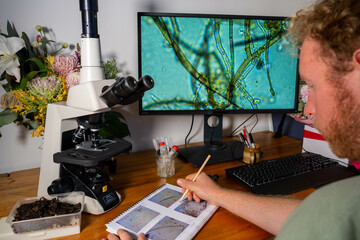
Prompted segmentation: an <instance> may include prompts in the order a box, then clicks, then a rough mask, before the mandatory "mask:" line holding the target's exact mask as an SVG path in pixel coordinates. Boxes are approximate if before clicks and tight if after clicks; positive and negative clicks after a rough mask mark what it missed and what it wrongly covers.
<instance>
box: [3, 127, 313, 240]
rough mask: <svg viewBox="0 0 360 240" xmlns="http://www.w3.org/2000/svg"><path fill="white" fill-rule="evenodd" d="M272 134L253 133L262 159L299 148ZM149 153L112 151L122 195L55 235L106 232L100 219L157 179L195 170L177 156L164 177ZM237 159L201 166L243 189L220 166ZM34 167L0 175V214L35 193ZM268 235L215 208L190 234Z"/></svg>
mask: <svg viewBox="0 0 360 240" xmlns="http://www.w3.org/2000/svg"><path fill="white" fill-rule="evenodd" d="M272 136H273V133H272V132H260V133H254V134H253V137H254V140H255V142H257V143H258V144H260V146H261V150H262V152H263V155H262V159H263V160H267V159H271V158H275V157H280V156H286V155H290V154H295V153H299V152H301V141H298V140H295V139H292V138H289V137H286V136H284V137H281V138H276V139H275V138H273V137H272ZM154 153H155V152H154V150H148V151H142V152H137V153H130V154H123V155H119V156H118V157H117V160H118V161H117V173H116V174H114V175H112V176H111V177H112V178H113V180H112V181H111V185H112V186H113V187H114V188H115V189H116V190H117V191H118V192H119V193H120V195H121V196H122V202H121V203H120V205H119V206H117V207H116V208H115V209H113V210H112V211H110V212H107V213H105V214H102V215H98V216H95V215H90V214H87V213H83V215H82V222H81V233H80V234H76V235H72V236H67V237H60V238H57V239H72V240H74V239H75V240H76V239H101V238H102V237H106V235H107V234H108V233H107V232H106V230H105V229H106V227H105V224H106V223H107V222H109V221H111V220H112V219H113V218H115V217H116V216H118V215H119V214H120V213H122V212H123V211H125V210H126V209H128V208H129V207H131V206H132V205H134V204H135V203H136V202H137V201H139V200H141V199H142V198H143V197H144V196H146V195H147V194H149V193H150V192H152V191H153V190H155V189H156V188H158V187H159V186H161V185H162V184H164V183H166V182H167V183H170V184H174V185H176V180H177V179H178V178H184V177H185V176H186V175H188V174H190V173H192V172H197V170H198V169H197V168H195V167H194V166H193V165H191V164H190V163H188V162H185V161H184V160H182V159H181V158H178V159H177V160H176V174H175V175H174V176H173V177H170V178H160V177H158V176H157V174H156V163H155V156H154ZM239 165H240V163H239V162H238V161H230V162H225V163H220V164H214V165H209V166H206V167H205V169H204V172H206V173H207V174H218V175H219V180H218V183H219V184H220V185H221V186H223V187H226V188H231V189H238V190H243V191H246V189H245V188H243V187H242V186H240V185H239V184H237V183H235V182H234V181H232V180H231V179H229V178H227V177H226V175H225V169H227V168H232V167H236V166H239ZM39 173H40V169H39V168H36V169H29V170H24V171H17V172H13V173H11V174H10V176H9V177H0V196H1V198H0V217H5V216H7V215H8V214H9V212H10V210H11V208H12V207H13V206H14V204H15V203H16V201H17V200H19V199H22V198H26V197H33V196H36V194H37V185H38V180H39ZM312 191H313V189H308V190H305V191H301V192H298V193H295V194H294V195H295V196H298V197H301V198H304V197H306V196H307V195H309V194H310V193H311V192H312ZM271 236H272V235H271V234H270V233H268V232H266V231H264V230H262V229H260V228H259V227H257V226H255V225H253V224H251V223H249V222H247V221H245V220H243V219H241V218H240V217H237V216H235V215H233V214H232V213H230V212H229V211H227V210H225V209H223V208H220V209H219V210H218V211H217V212H216V213H215V214H214V216H213V217H212V218H211V219H210V220H209V222H208V223H207V224H206V225H205V226H204V228H203V229H202V230H201V231H200V232H199V233H198V234H197V236H196V237H195V239H196V240H200V239H207V240H208V239H266V238H268V237H271Z"/></svg>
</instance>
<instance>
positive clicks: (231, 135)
mask: <svg viewBox="0 0 360 240" xmlns="http://www.w3.org/2000/svg"><path fill="white" fill-rule="evenodd" d="M254 115H255V113H253V114H252V115H251V116H250V117H248V118H247V119H246V120H245V121H244V122H242V123H241V124H240V125H239V126H238V127H237V128H235V129H234V131H232V132H231V133H230V134H229V137H233V134H234V132H236V130H238V129H239V128H240V127H241V126H242V125H244V124H245V123H246V122H247V121H249V119H250V118H252V116H254Z"/></svg>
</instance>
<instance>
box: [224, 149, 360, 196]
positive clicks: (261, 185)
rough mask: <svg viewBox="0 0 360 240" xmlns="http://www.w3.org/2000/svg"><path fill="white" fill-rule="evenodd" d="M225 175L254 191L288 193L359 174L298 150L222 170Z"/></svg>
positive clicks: (328, 159) (352, 168)
mask: <svg viewBox="0 0 360 240" xmlns="http://www.w3.org/2000/svg"><path fill="white" fill-rule="evenodd" d="M225 172H226V176H228V177H230V178H232V179H234V180H235V181H236V182H238V183H240V184H241V185H243V186H245V187H246V188H247V189H249V190H250V191H251V192H253V193H257V194H281V195H285V194H290V193H294V192H298V191H301V190H304V189H308V188H318V187H321V186H323V185H325V184H327V183H330V182H334V181H337V180H340V179H343V178H347V177H351V176H354V175H357V174H358V171H357V170H356V169H355V168H354V167H344V166H342V165H340V164H339V163H338V162H336V161H335V160H332V159H330V158H327V157H324V156H321V155H318V154H315V153H309V152H305V153H301V154H295V155H291V156H286V157H281V158H276V159H272V160H265V161H262V162H259V163H257V164H254V165H242V166H239V167H235V168H229V169H226V170H225Z"/></svg>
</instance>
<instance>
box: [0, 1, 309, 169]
mask: <svg viewBox="0 0 360 240" xmlns="http://www.w3.org/2000/svg"><path fill="white" fill-rule="evenodd" d="M311 2H312V0H296V1H289V0H99V13H98V23H99V34H100V39H101V45H102V55H103V57H104V58H105V59H112V58H113V57H115V58H116V59H117V61H118V62H120V63H126V68H127V70H128V71H129V72H130V74H131V75H132V76H134V77H135V78H137V77H138V76H137V25H136V24H137V23H136V13H137V12H138V11H154V10H155V11H159V12H183V13H212V14H234V15H236V14H242V15H274V16H291V15H293V14H294V13H295V12H296V11H297V10H298V9H300V8H303V7H306V6H308V4H309V3H311ZM7 20H9V21H10V22H12V23H14V24H15V26H16V28H17V30H18V32H22V31H24V32H26V33H27V34H28V35H29V37H30V39H34V37H35V35H36V31H35V29H34V28H35V26H36V25H43V26H46V27H48V28H50V30H51V34H50V35H48V36H49V37H50V38H51V39H54V40H56V41H58V42H68V43H72V44H75V43H78V42H80V33H81V18H80V11H79V1H76V0H61V1H58V0H31V1H28V0H0V22H1V23H2V27H1V29H2V31H3V32H6V22H7ZM2 94H3V90H2V89H1V90H0V95H2ZM121 112H122V113H123V114H124V116H125V118H126V119H127V122H128V124H129V127H130V131H131V134H132V137H131V141H132V143H133V150H134V151H139V150H142V149H150V148H152V143H151V139H152V138H153V137H158V136H171V137H173V138H174V142H175V143H176V144H182V143H183V142H184V138H185V136H186V134H187V132H188V130H189V128H190V122H191V116H139V115H138V106H137V104H132V105H129V106H126V107H123V108H122V109H121ZM247 117H248V115H226V116H225V117H224V133H225V134H229V133H230V132H231V131H232V129H234V128H235V127H236V126H238V125H239V124H240V123H241V122H242V121H243V120H245V119H246V118H247ZM259 120H260V121H259V123H258V124H257V126H256V128H255V129H254V131H255V132H256V131H262V130H269V129H271V128H272V124H271V120H269V116H268V115H260V116H259ZM202 122H203V118H202V116H196V117H195V124H194V128H193V132H192V135H191V141H192V142H194V141H201V140H202V134H203V132H202V128H203V125H202ZM254 123H255V119H252V120H251V121H249V123H248V124H247V126H249V127H252V125H253V124H254ZM0 131H1V133H2V135H3V137H1V138H0V154H1V155H0V173H4V172H11V171H15V170H21V169H28V168H33V167H39V166H40V161H41V149H40V148H41V144H42V139H41V138H31V136H30V132H28V131H25V130H23V128H20V127H18V126H16V125H15V124H11V125H8V126H5V127H2V128H0Z"/></svg>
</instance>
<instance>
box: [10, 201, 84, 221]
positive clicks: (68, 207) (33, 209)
mask: <svg viewBox="0 0 360 240" xmlns="http://www.w3.org/2000/svg"><path fill="white" fill-rule="evenodd" d="M80 209H81V203H78V204H71V203H65V202H61V201H60V200H59V199H58V198H53V199H51V200H48V199H46V198H44V197H42V198H40V200H37V201H35V202H33V203H24V204H22V205H20V206H19V207H18V208H17V210H16V211H17V213H16V215H15V217H14V221H22V220H28V219H34V218H42V217H49V216H58V215H64V214H69V213H76V212H79V211H80Z"/></svg>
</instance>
